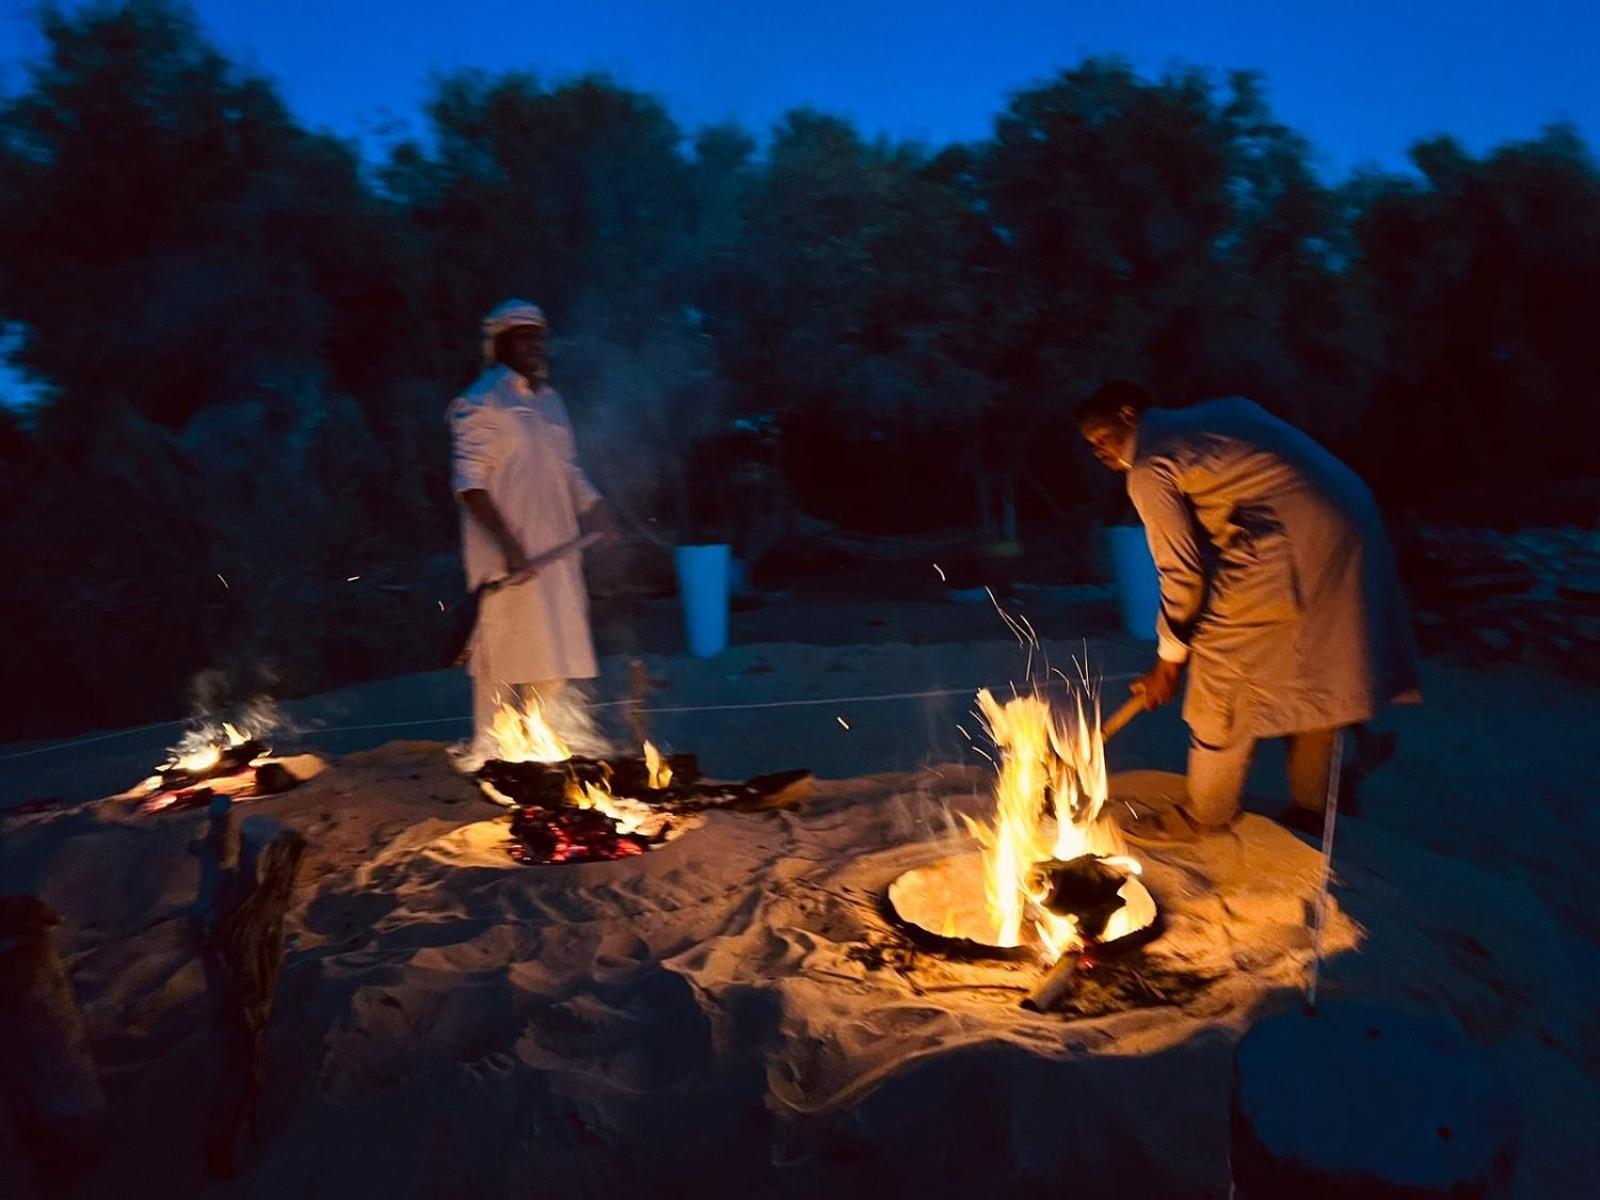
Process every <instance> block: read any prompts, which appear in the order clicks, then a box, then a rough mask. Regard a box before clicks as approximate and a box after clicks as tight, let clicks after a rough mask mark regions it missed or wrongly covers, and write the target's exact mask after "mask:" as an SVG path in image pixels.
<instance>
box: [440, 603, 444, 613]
mask: <svg viewBox="0 0 1600 1200" xmlns="http://www.w3.org/2000/svg"><path fill="white" fill-rule="evenodd" d="M439 611H440V612H443V611H444V601H443V600H440V601H439Z"/></svg>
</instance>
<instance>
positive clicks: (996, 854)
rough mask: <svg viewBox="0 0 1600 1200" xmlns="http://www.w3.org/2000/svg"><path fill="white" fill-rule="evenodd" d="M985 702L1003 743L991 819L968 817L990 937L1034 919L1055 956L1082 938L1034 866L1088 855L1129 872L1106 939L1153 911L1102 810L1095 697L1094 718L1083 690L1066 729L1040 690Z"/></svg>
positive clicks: (984, 712)
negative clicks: (1049, 903) (978, 853)
mask: <svg viewBox="0 0 1600 1200" xmlns="http://www.w3.org/2000/svg"><path fill="white" fill-rule="evenodd" d="M978 709H979V712H980V714H981V716H982V718H983V720H984V723H985V725H986V727H987V729H988V732H989V734H990V736H991V737H992V738H993V740H994V744H995V747H996V749H997V750H998V751H999V763H998V766H999V778H998V779H997V780H996V783H995V813H994V817H993V819H992V820H990V821H975V820H973V819H971V818H966V821H967V826H968V828H969V829H970V831H971V832H972V834H973V836H974V837H976V838H977V839H978V842H979V843H980V844H981V845H982V847H983V867H984V896H985V900H986V902H987V907H988V911H989V915H990V917H991V918H992V919H993V921H994V932H993V938H992V944H993V945H997V946H1006V947H1010V946H1018V945H1021V944H1022V941H1023V937H1024V930H1025V929H1026V927H1027V926H1028V925H1029V924H1030V923H1031V924H1032V927H1033V931H1034V932H1035V933H1036V934H1037V936H1038V941H1039V944H1040V945H1041V947H1042V948H1043V950H1044V952H1045V955H1046V957H1047V958H1049V959H1050V960H1051V961H1054V960H1055V959H1057V958H1059V957H1060V956H1061V955H1062V954H1064V953H1066V952H1067V951H1068V950H1071V949H1074V948H1076V947H1079V946H1081V945H1083V938H1082V937H1081V936H1080V934H1079V932H1078V928H1077V923H1076V921H1074V920H1073V918H1071V917H1069V916H1061V915H1058V914H1056V913H1052V912H1050V911H1048V910H1047V909H1046V908H1045V907H1044V905H1043V901H1044V899H1045V896H1046V894H1047V893H1048V884H1047V881H1044V880H1042V879H1041V876H1040V873H1039V872H1038V871H1037V870H1036V869H1035V868H1036V866H1037V864H1039V863H1043V862H1048V861H1051V860H1055V861H1058V862H1069V861H1071V860H1073V859H1075V858H1081V857H1082V856H1084V855H1095V856H1097V857H1100V858H1104V859H1105V860H1106V861H1108V862H1109V863H1111V864H1112V865H1115V866H1119V867H1121V868H1123V869H1124V870H1126V871H1127V872H1128V874H1129V882H1128V883H1127V884H1125V885H1124V886H1123V888H1122V889H1121V890H1120V891H1119V893H1118V894H1119V895H1120V896H1122V898H1123V900H1124V904H1123V907H1122V908H1121V909H1120V910H1118V911H1117V912H1116V913H1115V914H1113V916H1112V917H1111V919H1110V921H1109V922H1108V924H1107V927H1106V929H1105V930H1104V931H1103V932H1102V934H1101V936H1100V940H1102V941H1110V940H1112V939H1113V938H1116V937H1120V936H1123V935H1125V934H1128V933H1132V932H1134V931H1136V930H1138V929H1141V928H1143V927H1144V926H1146V925H1148V924H1149V923H1150V922H1151V921H1153V920H1154V919H1155V906H1154V901H1153V900H1151V899H1150V895H1149V892H1148V891H1146V890H1145V888H1144V887H1143V885H1142V884H1139V883H1137V882H1136V881H1135V879H1134V877H1135V876H1137V874H1138V872H1139V864H1138V862H1137V861H1136V860H1134V859H1132V858H1129V857H1127V845H1126V843H1125V842H1124V841H1123V838H1122V832H1121V830H1120V829H1119V828H1118V827H1117V823H1116V821H1115V820H1114V818H1113V817H1112V816H1111V814H1110V813H1109V812H1107V811H1106V810H1105V804H1106V798H1107V795H1108V790H1109V789H1108V784H1107V777H1106V765H1105V741H1104V739H1103V737H1102V736H1101V733H1100V718H1099V709H1098V705H1096V707H1095V715H1094V719H1093V721H1090V720H1089V719H1088V718H1087V716H1086V714H1085V712H1084V707H1083V701H1082V698H1081V697H1079V699H1078V701H1077V706H1076V713H1075V716H1076V720H1075V721H1074V722H1072V723H1071V725H1070V727H1069V728H1063V726H1062V723H1061V722H1060V720H1059V719H1058V718H1057V717H1056V715H1055V713H1054V712H1053V711H1052V710H1051V708H1050V705H1049V703H1048V702H1047V701H1046V700H1045V699H1044V698H1043V697H1041V696H1038V695H1025V696H1017V697H1015V698H1013V699H1011V700H1009V701H1007V702H1006V703H1004V704H1002V703H1000V701H998V700H996V699H995V697H994V696H993V694H992V693H990V692H989V691H988V690H987V689H985V690H984V691H981V692H979V693H978Z"/></svg>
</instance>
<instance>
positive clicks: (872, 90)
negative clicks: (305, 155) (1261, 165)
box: [0, 0, 1600, 176]
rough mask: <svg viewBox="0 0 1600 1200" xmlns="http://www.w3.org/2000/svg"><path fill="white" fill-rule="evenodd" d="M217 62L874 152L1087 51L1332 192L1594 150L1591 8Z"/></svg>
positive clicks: (683, 23) (12, 42)
mask: <svg viewBox="0 0 1600 1200" xmlns="http://www.w3.org/2000/svg"><path fill="white" fill-rule="evenodd" d="M0 4H3V5H4V7H3V8H0V13H3V22H4V23H3V25H0V39H3V40H0V87H4V88H6V89H7V90H10V89H14V88H16V87H17V86H19V85H20V84H21V83H22V76H21V74H20V71H19V69H18V67H17V63H18V61H19V59H20V58H21V57H22V56H23V55H24V54H25V53H27V52H29V51H30V50H31V49H32V48H34V47H35V46H36V39H35V38H34V37H33V36H32V35H31V33H30V32H29V26H30V20H29V18H28V17H27V15H26V14H27V12H28V11H29V9H31V8H32V6H33V0H0ZM198 8H199V12H200V14H201V18H202V20H203V22H204V24H205V25H206V27H207V29H208V30H209V32H210V33H211V35H212V36H213V37H214V38H215V39H216V41H217V42H218V44H219V45H220V46H221V47H222V49H223V50H224V51H225V52H227V53H228V54H229V55H230V56H231V57H234V58H235V59H237V60H240V61H243V62H245V63H246V64H248V65H250V66H251V67H253V68H254V69H256V70H258V71H260V72H262V73H265V74H267V75H269V76H271V77H272V78H274V79H276V80H277V81H278V82H279V84H280V85H281V86H282V88H283V91H284V93H285V94H286V96H287V97H288V99H289V102H290V104H291V105H292V106H293V107H294V109H295V110H296V111H297V112H298V113H299V114H300V115H301V116H302V117H303V118H304V119H306V120H309V121H310V122H312V123H313V124H317V125H323V126H327V127H329V128H331V129H333V130H335V131H336V132H339V133H342V134H346V135H360V134H366V135H367V136H368V138H369V145H381V139H373V138H372V137H371V132H372V130H373V129H374V128H375V127H376V126H377V125H378V123H379V122H381V121H382V120H383V119H384V117H385V116H386V114H387V115H392V116H398V117H401V118H403V119H405V120H408V121H410V122H411V123H412V125H413V127H415V125H416V113H417V110H418V105H419V102H420V100H421V98H422V97H423V95H424V94H425V93H426V89H427V79H428V76H429V74H430V72H433V71H436V70H441V69H450V68H455V67H461V66H479V67H484V68H487V69H490V70H500V69H505V68H511V67H516V68H527V69H532V70H533V71H534V72H535V73H537V74H538V75H540V76H542V77H545V78H559V77H561V76H564V75H570V74H573V73H576V72H580V71H584V70H591V69H599V70H604V71H607V72H609V73H611V74H612V75H613V76H615V77H616V78H617V79H619V80H620V81H621V82H623V83H626V84H629V85H631V86H634V87H638V88H641V89H643V90H646V91H649V92H652V93H655V94H657V95H659V96H661V97H663V98H664V99H665V100H666V101H667V103H668V104H669V106H670V107H671V109H672V111H673V113H674V114H675V115H676V116H677V117H678V119H679V120H680V121H681V122H682V123H684V124H685V125H686V126H689V127H693V126H696V125H700V124H703V123H706V122H710V121H718V120H724V119H730V118H731V119H735V120H739V121H741V122H743V123H745V124H746V125H749V126H751V127H752V128H754V129H756V130H764V129H765V128H767V127H768V126H769V125H770V124H771V122H772V121H773V120H774V119H775V118H776V117H777V116H778V115H779V114H780V113H782V112H783V111H784V110H785V109H786V108H789V107H792V106H794V105H798V104H806V103H809V104H814V105H816V106H818V107H821V108H825V109H828V110H830V111H834V112H839V113H843V114H846V115H849V116H852V117H854V118H856V119H857V121H859V122H860V124H861V125H862V127H863V128H864V129H866V130H867V131H868V132H871V133H878V132H885V133H889V134H891V135H894V136H898V137H911V138H917V139H921V140H925V141H930V142H938V141H943V140H948V139H955V138H970V137H977V136H981V135H983V134H984V133H985V132H986V131H987V130H988V128H989V123H990V121H991V119H992V117H993V114H994V113H995V112H996V111H997V110H998V109H999V107H1000V106H1001V105H1002V104H1003V102H1004V98H1005V96H1006V93H1007V92H1008V91H1010V90H1012V89H1013V88H1015V87H1017V86H1019V85H1023V84H1026V83H1029V82H1031V81H1033V80H1037V79H1040V78H1043V77H1045V76H1047V75H1049V74H1050V73H1051V72H1052V71H1053V70H1055V69H1056V68H1057V67H1060V66H1062V65H1067V64H1071V63H1075V62H1076V61H1078V60H1079V59H1080V58H1081V57H1083V56H1084V55H1086V54H1102V53H1118V54H1121V55H1123V56H1125V57H1127V58H1128V59H1130V60H1131V61H1132V62H1133V63H1134V65H1135V66H1136V67H1138V68H1139V69H1140V70H1141V71H1144V72H1146V73H1152V72H1158V71H1160V70H1161V69H1162V68H1163V67H1166V66H1169V65H1172V64H1174V63H1190V64H1195V65H1199V66H1204V67H1213V68H1219V69H1226V68H1231V67H1252V68H1259V69H1261V70H1263V71H1265V72H1266V73H1267V76H1268V81H1269V85H1270V95H1271V97H1272V100H1273V103H1274V106H1275V108H1276V110H1277V112H1278V114H1279V115H1280V117H1281V118H1282V119H1284V120H1285V121H1286V122H1287V123H1289V124H1290V125H1293V126H1294V127H1295V128H1297V129H1299V130H1300V131H1301V132H1303V133H1304V134H1306V135H1307V136H1308V137H1309V138H1310V139H1311V141H1312V143H1313V144H1314V145H1315V146H1316V147H1317V149H1318V151H1319V152H1320V155H1321V165H1322V167H1323V169H1324V171H1325V172H1326V173H1327V174H1329V175H1331V176H1338V175H1342V174H1343V173H1344V172H1346V171H1347V170H1348V169H1350V168H1351V167H1353V166H1355V165H1356V164H1358V163H1361V162H1363V161H1370V162H1374V163H1377V164H1379V165H1381V166H1385V167H1390V168H1403V167H1404V165H1405V148H1406V146H1407V145H1408V144H1409V143H1410V142H1411V141H1412V140H1414V139H1415V138H1417V137H1419V136H1423V135H1426V134H1430V133H1436V132H1450V133H1454V134H1457V135H1458V136H1460V137H1461V138H1462V139H1463V140H1464V141H1465V142H1466V143H1467V145H1468V146H1469V147H1471V148H1473V149H1483V148H1485V147H1487V146H1489V145H1492V144H1494V143H1496V142H1499V141H1503V140H1506V139H1509V138H1517V137H1523V136H1528V135H1532V134H1534V133H1536V132H1537V131H1538V129H1539V128H1540V126H1542V125H1544V124H1546V123H1547V122H1549V121H1552V120H1558V119H1567V120H1572V121H1574V122H1575V123H1576V124H1578V126H1579V127H1580V128H1581V129H1582V130H1583V131H1584V133H1585V135H1586V136H1587V137H1588V138H1589V140H1590V141H1591V143H1594V142H1597V141H1600V72H1597V71H1596V70H1595V67H1594V60H1595V56H1596V50H1597V47H1600V2H1596V0H1520V2H1519V3H1516V4H1507V3H1504V2H1503V0H1501V2H1499V3H1486V2H1484V0H1318V2H1306V0H1210V2H1208V0H990V2H988V3H985V2H983V0H965V2H963V3H954V2H952V0H916V2H913V0H807V2H806V3H796V2H794V0H755V2H752V0H723V2H719V0H580V2H578V3H566V4H550V5H541V4H538V3H534V2H531V0H451V2H445V0H436V2H418V0H413V2H410V3H408V2H406V0H337V2H333V3H330V2H329V0H200V3H199V5H198Z"/></svg>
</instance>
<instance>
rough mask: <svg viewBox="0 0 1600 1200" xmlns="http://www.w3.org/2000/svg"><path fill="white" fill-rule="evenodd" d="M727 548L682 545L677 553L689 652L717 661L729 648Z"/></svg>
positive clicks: (728, 551) (679, 586) (680, 593)
mask: <svg viewBox="0 0 1600 1200" xmlns="http://www.w3.org/2000/svg"><path fill="white" fill-rule="evenodd" d="M731 558H732V551H731V548H730V547H728V546H726V545H714V546H679V547H678V548H677V550H676V551H675V552H674V559H675V561H676V565H677V569H678V596H679V597H680V599H681V600H682V602H683V623H684V630H685V632H686V633H687V634H688V637H689V653H691V654H693V655H694V656H695V657H696V658H715V657H716V656H717V655H719V654H721V653H722V652H723V651H724V650H726V649H727V648H728V564H729V562H730V561H731Z"/></svg>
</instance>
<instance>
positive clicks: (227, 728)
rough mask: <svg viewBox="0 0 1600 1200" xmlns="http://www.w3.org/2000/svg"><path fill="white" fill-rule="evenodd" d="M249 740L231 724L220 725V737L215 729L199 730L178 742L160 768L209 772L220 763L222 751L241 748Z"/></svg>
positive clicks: (194, 773)
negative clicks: (232, 747)
mask: <svg viewBox="0 0 1600 1200" xmlns="http://www.w3.org/2000/svg"><path fill="white" fill-rule="evenodd" d="M249 740H250V739H249V738H247V737H246V736H245V735H244V734H242V733H240V732H239V730H238V729H237V728H236V727H235V726H234V725H232V724H231V723H229V722H227V721H224V722H223V723H222V736H221V737H220V738H219V737H218V736H217V735H216V730H215V729H205V730H200V731H199V732H197V733H192V734H190V735H189V736H187V737H185V738H184V739H183V741H181V742H179V743H178V745H177V747H176V748H175V749H174V750H173V751H172V756H171V757H170V758H169V759H168V760H167V762H166V763H165V765H164V766H163V767H162V770H164V771H188V772H189V773H190V774H193V775H198V774H200V773H201V772H202V771H209V770H211V768H212V767H214V766H216V765H217V764H218V763H219V762H221V761H222V752H223V750H225V749H227V748H229V747H231V746H242V745H244V744H245V743H246V742H247V741H249Z"/></svg>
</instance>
